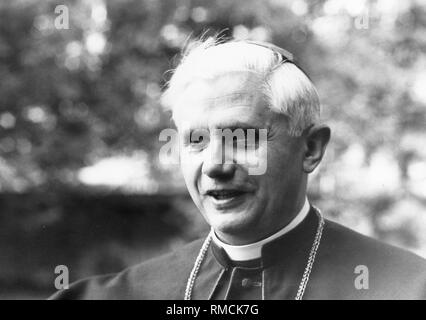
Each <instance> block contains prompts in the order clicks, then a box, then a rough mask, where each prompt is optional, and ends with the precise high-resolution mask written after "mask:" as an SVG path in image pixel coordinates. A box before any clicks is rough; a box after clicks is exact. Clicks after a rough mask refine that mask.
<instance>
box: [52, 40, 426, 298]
mask: <svg viewBox="0 0 426 320" xmlns="http://www.w3.org/2000/svg"><path fill="white" fill-rule="evenodd" d="M163 102H164V104H165V105H166V106H168V107H170V109H171V110H172V112H173V119H174V121H175V123H176V127H177V129H178V132H179V137H180V141H181V143H180V157H181V167H182V172H183V176H184V178H185V182H186V185H187V188H188V191H189V193H190V195H191V197H192V199H193V200H194V202H195V204H196V205H197V207H198V209H199V210H200V212H201V214H202V215H203V216H204V218H205V220H206V221H207V223H208V224H209V225H210V226H211V232H210V233H209V234H208V235H207V236H206V237H204V238H203V239H200V240H197V241H194V242H192V243H190V244H188V245H186V246H184V247H183V248H181V249H179V250H176V251H174V252H172V253H170V254H167V255H165V256H162V257H160V258H156V259H153V260H150V261H147V262H144V263H142V264H140V265H138V266H135V267H131V268H129V269H127V270H125V271H123V272H121V273H119V274H115V275H107V276H100V277H95V278H90V279H87V280H82V281H79V282H77V283H75V284H73V285H72V286H71V287H70V289H68V290H63V291H61V292H58V293H57V294H56V295H55V296H54V297H53V298H65V299H423V298H426V262H425V260H423V259H422V258H420V257H418V256H416V255H414V254H412V253H409V252H406V251H403V250H401V249H398V248H395V247H392V246H389V245H386V244H382V243H380V242H378V241H376V240H373V239H371V238H368V237H365V236H363V235H361V234H358V233H356V232H354V231H352V230H350V229H347V228H345V227H343V226H341V225H339V224H336V223H334V222H331V221H328V220H326V219H324V218H323V215H322V213H321V211H320V210H319V209H317V208H315V207H314V206H312V205H310V203H309V201H308V199H307V195H306V188H307V180H308V174H309V173H311V172H312V171H313V170H314V169H315V168H316V167H317V166H318V165H319V163H320V162H321V159H322V157H323V155H324V152H325V149H326V146H327V143H328V141H329V139H330V129H329V128H328V127H327V126H326V125H324V124H321V123H320V120H319V113H320V104H319V99H318V95H317V92H316V90H315V88H314V86H313V84H312V82H311V81H310V79H309V78H308V76H307V75H306V74H305V73H304V72H303V71H302V69H300V68H299V67H298V66H297V65H296V64H295V63H294V61H293V59H292V56H291V54H290V53H288V52H287V51H285V50H283V49H281V48H278V47H276V46H274V45H272V44H267V43H257V42H250V41H228V42H218V41H216V40H214V39H209V40H206V41H200V42H199V43H198V44H197V45H194V46H192V47H191V48H190V49H189V50H188V52H187V53H186V54H185V55H184V57H183V59H182V62H181V63H180V65H179V66H178V67H177V69H176V70H175V72H174V75H173V77H172V78H171V80H170V83H169V86H168V88H167V90H166V91H165V93H164V95H163ZM237 130H240V131H239V132H240V133H241V132H243V134H242V135H241V134H234V133H235V132H236V131H237ZM225 131H226V132H228V133H229V132H231V133H232V135H231V143H229V139H228V143H224V140H226V138H227V135H226V134H223V133H224V132H225ZM250 132H251V133H250ZM228 136H229V135H228ZM229 151H232V152H229ZM256 168H257V169H258V170H255V169H256ZM259 168H260V169H259Z"/></svg>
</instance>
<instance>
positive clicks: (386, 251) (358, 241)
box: [323, 220, 426, 271]
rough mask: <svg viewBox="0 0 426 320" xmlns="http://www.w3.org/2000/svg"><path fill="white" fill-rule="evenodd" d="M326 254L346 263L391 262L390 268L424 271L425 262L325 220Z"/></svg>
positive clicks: (401, 250)
mask: <svg viewBox="0 0 426 320" xmlns="http://www.w3.org/2000/svg"><path fill="white" fill-rule="evenodd" d="M323 242H324V244H323V245H324V246H326V249H325V250H327V251H328V254H330V255H335V254H337V255H338V256H342V258H344V259H345V260H347V261H352V260H354V259H355V260H356V259H359V260H364V261H368V262H373V264H376V263H378V264H380V265H381V266H382V265H383V264H384V263H388V262H392V263H391V264H390V265H389V266H390V267H398V266H400V265H404V266H405V267H408V266H412V267H413V268H421V269H422V270H423V271H426V269H425V267H426V260H425V259H423V258H422V257H420V256H418V255H416V254H414V253H412V252H410V251H408V250H406V249H402V248H398V247H396V246H393V245H390V244H387V243H384V242H382V241H379V240H376V239H374V238H372V237H369V236H366V235H363V234H361V233H359V232H357V231H354V230H352V229H350V228H347V227H345V226H343V225H341V224H339V223H336V222H333V221H329V220H326V224H325V227H324V234H323Z"/></svg>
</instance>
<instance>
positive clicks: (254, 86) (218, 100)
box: [173, 72, 270, 127]
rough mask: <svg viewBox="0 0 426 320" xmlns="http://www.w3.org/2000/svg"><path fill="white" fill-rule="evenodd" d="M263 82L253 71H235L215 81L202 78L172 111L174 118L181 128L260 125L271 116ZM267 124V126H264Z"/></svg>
mask: <svg viewBox="0 0 426 320" xmlns="http://www.w3.org/2000/svg"><path fill="white" fill-rule="evenodd" d="M261 85H262V81H261V79H260V78H259V76H258V75H257V74H255V73H252V72H233V73H228V74H225V75H220V76H217V77H215V78H214V79H199V80H195V81H193V82H191V83H190V84H189V85H187V86H186V88H185V89H184V90H183V92H182V94H181V95H180V96H179V98H178V99H177V101H176V103H175V106H174V108H173V117H174V119H175V121H176V124H177V125H178V127H179V126H180V124H182V123H186V124H189V125H190V126H203V127H204V126H209V127H220V126H233V125H235V124H236V123H239V124H244V123H247V124H250V123H253V124H256V125H257V126H261V125H262V123H265V122H266V120H267V118H268V116H269V115H270V110H269V108H267V107H266V101H265V97H264V94H263V93H262V91H261V90H260V88H261ZM265 124H266V123H265Z"/></svg>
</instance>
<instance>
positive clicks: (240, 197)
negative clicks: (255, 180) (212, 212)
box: [204, 189, 251, 210]
mask: <svg viewBox="0 0 426 320" xmlns="http://www.w3.org/2000/svg"><path fill="white" fill-rule="evenodd" d="M250 193H251V192H250V191H247V190H242V189H211V190H208V191H206V192H205V193H204V196H205V197H207V198H208V199H209V200H210V201H211V202H212V204H213V205H214V206H215V208H216V209H218V210H224V209H231V208H235V207H238V206H239V205H241V204H242V203H244V202H245V201H246V200H247V196H248V195H249V194H250Z"/></svg>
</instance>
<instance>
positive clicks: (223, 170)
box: [202, 161, 235, 180]
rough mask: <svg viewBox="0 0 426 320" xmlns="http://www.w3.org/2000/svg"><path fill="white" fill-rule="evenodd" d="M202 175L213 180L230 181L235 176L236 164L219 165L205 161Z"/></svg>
mask: <svg viewBox="0 0 426 320" xmlns="http://www.w3.org/2000/svg"><path fill="white" fill-rule="evenodd" d="M202 173H203V174H205V175H207V176H208V177H210V178H212V179H220V180H230V179H232V178H233V177H234V174H235V164H234V163H230V164H221V163H219V164H217V163H213V162H212V161H205V162H204V163H203V167H202Z"/></svg>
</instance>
